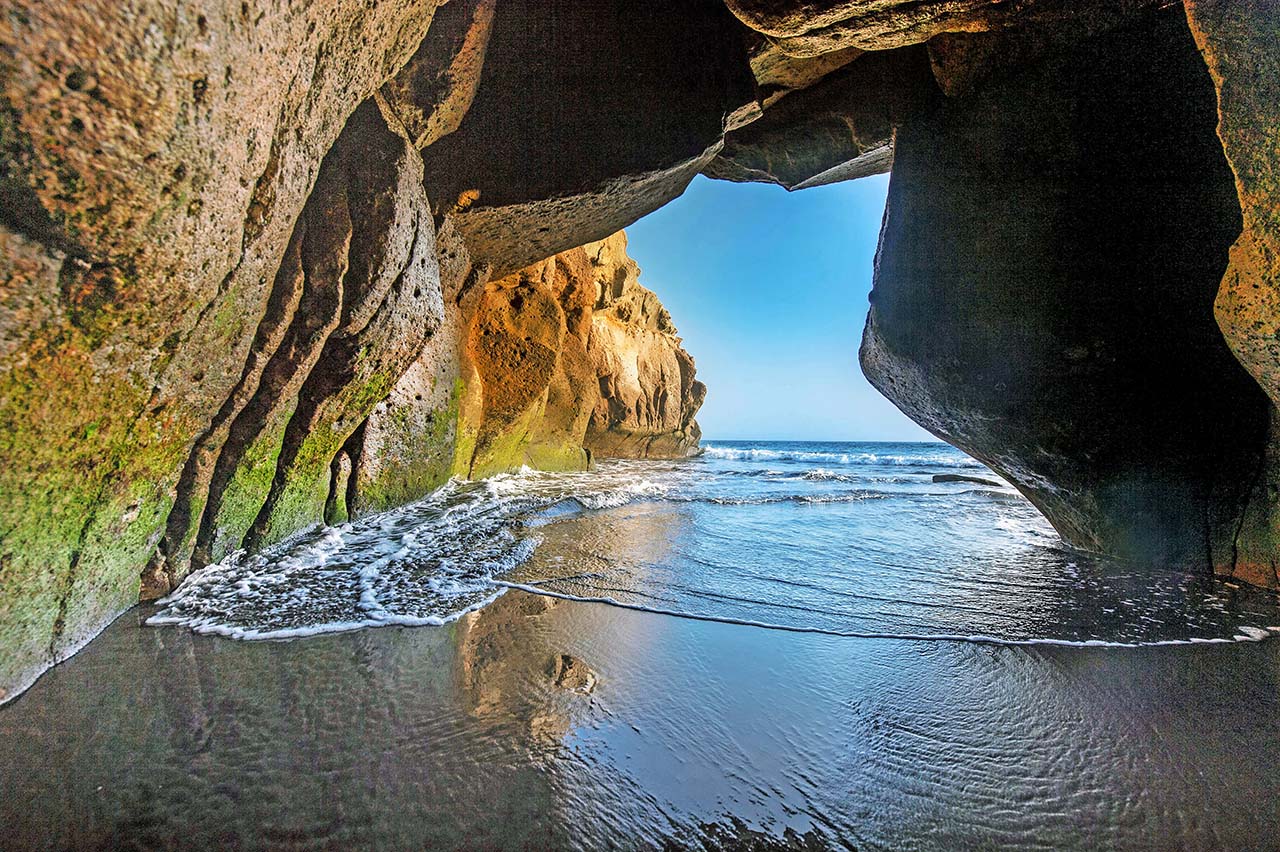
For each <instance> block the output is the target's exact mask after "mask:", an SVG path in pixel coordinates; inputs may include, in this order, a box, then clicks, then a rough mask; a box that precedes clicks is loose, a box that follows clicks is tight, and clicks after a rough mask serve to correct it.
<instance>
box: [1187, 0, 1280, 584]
mask: <svg viewBox="0 0 1280 852" xmlns="http://www.w3.org/2000/svg"><path fill="white" fill-rule="evenodd" d="M1186 8H1187V19H1188V21H1189V22H1190V24H1191V32H1192V34H1193V35H1194V36H1195V39H1196V43H1197V44H1198V45H1199V47H1200V50H1201V52H1202V53H1203V55H1204V58H1205V61H1206V62H1207V63H1208V66H1209V73H1210V75H1211V76H1212V77H1213V81H1214V84H1215V87H1216V89H1217V93H1218V116H1219V122H1218V136H1219V137H1220V138H1221V140H1222V145H1223V148H1224V150H1225V151H1226V155H1227V160H1228V161H1229V162H1230V163H1231V169H1232V172H1233V173H1234V175H1235V180H1236V193H1237V195H1238V197H1239V201H1240V208H1241V210H1242V212H1243V216H1244V228H1243V230H1242V232H1241V234H1240V237H1239V239H1237V240H1236V242H1235V244H1234V245H1233V246H1232V247H1231V254H1230V262H1229V263H1228V265H1227V269H1226V273H1225V274H1224V275H1223V278H1222V285H1221V287H1220V289H1219V290H1218V298H1217V301H1216V302H1215V304H1214V312H1215V315H1216V316H1217V319H1218V325H1219V326H1220V327H1221V328H1222V333H1223V334H1224V335H1225V337H1226V340H1227V344H1228V345H1229V346H1230V347H1231V351H1232V352H1234V353H1235V356H1236V357H1237V358H1238V359H1239V360H1240V362H1241V363H1242V364H1244V366H1245V369H1246V370H1248V371H1249V374H1250V375H1252V376H1253V377H1254V378H1255V379H1256V380H1257V381H1258V384H1260V385H1261V386H1262V388H1263V390H1265V391H1266V392H1267V394H1268V396H1269V397H1270V398H1271V402H1272V405H1273V409H1272V412H1271V419H1272V434H1271V438H1270V440H1269V441H1268V443H1267V461H1266V464H1265V466H1264V468H1263V470H1262V472H1261V473H1260V475H1259V476H1258V477H1257V481H1256V483H1255V485H1254V487H1253V489H1252V491H1251V493H1250V498H1249V506H1248V509H1247V510H1246V512H1245V517H1244V522H1243V523H1242V524H1241V528H1240V531H1239V533H1238V534H1237V536H1236V539H1235V541H1234V542H1233V548H1232V551H1231V554H1230V557H1229V558H1227V559H1222V560H1219V562H1218V568H1219V570H1220V571H1221V572H1222V573H1226V574H1232V575H1234V576H1237V577H1239V578H1241V579H1244V580H1247V581H1248V582H1250V583H1256V584H1259V585H1266V586H1271V587H1273V588H1276V587H1280V577H1277V573H1276V564H1277V553H1280V418H1277V412H1276V410H1275V408H1274V406H1275V405H1280V172H1278V171H1277V163H1280V29H1278V28H1277V21H1280V4H1278V3H1276V2H1274V0H1260V1H1259V2H1255V3H1229V2H1218V0H1189V2H1188V3H1187V6H1186Z"/></svg>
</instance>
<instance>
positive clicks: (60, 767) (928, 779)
mask: <svg viewBox="0 0 1280 852" xmlns="http://www.w3.org/2000/svg"><path fill="white" fill-rule="evenodd" d="M666 517H671V515H667V516H666ZM649 523H650V521H649V520H645V519H644V513H643V512H640V511H637V512H636V513H635V516H634V524H635V526H634V529H635V530H636V531H637V532H638V533H639V532H640V531H642V530H644V529H645V528H646V524H649ZM613 529H614V531H615V533H617V534H622V532H621V531H623V530H625V529H627V526H626V525H625V524H615V525H614V526H613ZM654 532H655V530H654V528H653V527H651V526H650V527H648V533H649V534H650V535H651V534H653V533H654ZM666 532H667V533H669V534H670V535H672V536H678V535H679V534H680V526H679V523H678V522H677V523H676V524H675V526H673V527H671V528H668V529H667V530H666ZM647 540H648V541H650V542H652V541H655V540H661V539H660V538H657V539H655V538H648V539H647ZM619 544H620V542H617V541H615V542H614V545H619ZM143 614H145V613H142V612H135V613H132V614H130V615H128V616H126V617H125V618H123V619H121V620H120V621H118V622H117V623H116V624H115V625H113V626H112V627H111V628H110V629H109V630H108V631H107V632H106V633H105V634H104V635H103V636H102V637H101V638H100V639H99V640H97V641H95V642H94V643H93V644H92V645H91V646H90V647H88V648H87V649H86V650H85V651H84V652H83V653H81V654H80V655H78V656H77V657H75V658H73V659H72V660H70V661H68V662H67V663H65V664H64V665H62V666H59V667H58V668H57V669H55V670H54V671H52V672H51V673H50V674H49V675H48V676H47V677H45V678H44V679H42V680H41V681H40V682H39V683H37V684H36V685H35V687H33V688H32V689H31V690H30V692H28V693H27V694H26V695H24V696H22V697H21V698H20V699H19V700H18V701H16V702H14V703H13V704H11V705H9V706H7V707H5V708H4V709H3V710H0V789H3V790H4V793H5V795H4V796H3V797H0V824H3V825H4V826H5V827H6V834H5V836H4V840H3V844H5V845H11V846H13V847H17V848H27V847H35V848H66V847H77V848H95V847H106V846H112V847H115V846H135V847H164V846H182V847H184V848H209V847H221V848H225V847H240V848H307V849H312V848H319V849H325V848H331V849H339V848H342V849H345V848H372V849H403V848H423V847H426V846H429V847H431V848H513V847H514V848H522V847H523V848H578V849H596V848H604V847H623V848H635V847H640V848H652V847H663V846H670V847H676V848H680V847H684V846H691V847H695V848H696V847H703V848H713V849H714V848H733V847H734V846H736V845H739V844H751V846H750V848H770V846H771V845H772V844H774V843H777V844H790V845H791V848H794V847H796V846H800V847H802V848H820V847H822V846H829V847H832V848H842V847H844V846H847V845H852V846H856V847H857V848H864V849H865V848H870V849H888V848H892V849H899V848H911V849H956V848H973V847H983V848H986V847H1016V848H1098V847H1104V848H1134V847H1142V848H1170V847H1177V848H1192V849H1197V848H1219V847H1224V846H1226V847H1250V848H1252V847H1258V846H1264V845H1267V844H1268V843H1270V842H1271V841H1272V839H1273V838H1274V837H1276V836H1277V831H1280V776H1277V775H1276V774H1275V772H1274V766H1275V765H1276V763H1277V761H1280V642H1275V641H1270V642H1263V643H1258V644H1254V643H1245V644H1238V645H1212V646H1205V645H1201V646H1195V645H1187V646H1173V647H1161V648H1145V649H1116V648H1111V649H1104V648H1007V647H1006V648H999V647H992V646H983V645H973V644H967V643H957V642H902V641H889V640H873V641H864V640H851V639H847V638H838V637H830V636H820V635H805V634H795V633H784V632H780V631H775V630H766V629H761V628H755V627H746V626H740V625H727V624H716V623H708V622H704V621H697V620H692V619H684V618H673V617H668V616H661V615H655V614H651V613H643V612H636V611H629V610H620V609H617V608H613V607H608V606H602V605H598V604H583V603H577V602H569V601H550V600H547V599H544V598H540V597H536V596H532V595H529V594H527V593H524V592H520V591H512V592H509V593H507V594H506V595H504V596H502V597H501V598H499V599H498V600H497V601H496V602H495V603H494V604H492V605H491V606H489V607H487V608H486V609H484V610H481V611H479V612H477V613H473V614H471V615H468V616H466V617H465V618H464V619H462V620H461V621H459V622H457V623H455V624H453V625H451V626H448V627H443V628H419V629H401V628H387V629H382V630H369V631H362V632H355V633H347V634H336V635H329V636H322V637H316V638H312V639H308V640H305V641H292V642H233V641H228V640H224V639H219V638H213V637H203V636H198V635H193V634H191V633H190V632H188V631H185V630H181V629H174V628H161V629H156V628H142V627H140V626H139V621H140V618H141V616H142V615H143ZM566 658H568V662H566ZM588 673H589V674H590V676H591V678H593V679H594V684H593V685H592V687H591V688H590V689H589V690H584V689H582V687H584V686H585V685H586V682H587V680H588V677H587V675H588ZM766 842H767V843H768V845H766Z"/></svg>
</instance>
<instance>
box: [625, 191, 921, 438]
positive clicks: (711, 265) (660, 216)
mask: <svg viewBox="0 0 1280 852" xmlns="http://www.w3.org/2000/svg"><path fill="white" fill-rule="evenodd" d="M888 184H889V178H888V176H887V175H882V176H878V177H873V178H865V179H863V180H858V181H851V182H846V183H837V184H833V185H831V186H822V187H815V188H813V189H805V190H800V191H798V192H787V191H786V190H784V189H782V188H781V187H777V186H772V185H766V184H754V183H753V184H735V183H728V182H725V181H717V180H708V179H707V178H704V177H698V178H695V179H694V182H693V183H692V184H691V185H690V186H689V188H688V189H687V190H686V191H685V193H684V195H682V196H681V197H680V198H677V199H676V200H675V201H672V202H671V203H670V204H668V205H667V206H666V207H663V208H662V209H660V210H658V211H656V212H654V213H651V214H649V215H648V216H646V217H645V218H644V219H641V220H640V221H639V222H637V223H635V224H634V225H632V226H631V227H629V228H627V237H628V241H629V247H628V252H629V254H630V255H631V256H632V257H633V258H635V259H636V262H638V263H639V264H640V269H641V275H640V283H642V284H644V285H645V286H646V287H648V288H649V289H651V290H653V291H654V292H656V293H657V294H658V296H659V297H660V298H661V299H662V302H663V304H664V305H666V306H667V309H668V310H670V311H671V318H672V319H673V320H674V321H675V324H676V328H678V329H679V330H680V334H681V336H682V337H683V338H684V344H685V348H686V349H687V350H688V351H689V353H690V354H691V355H693V358H694V360H695V361H696V362H697V365H698V378H700V379H702V381H704V382H706V384H707V388H708V392H707V402H706V404H705V405H704V406H703V407H702V411H701V412H700V413H699V414H698V422H699V423H700V424H702V433H703V435H704V437H706V438H709V439H717V438H718V439H721V440H724V439H733V438H740V439H759V440H782V439H792V440H810V441H820V440H835V441H839V440H846V441H852V440H861V441H925V440H934V439H933V437H932V436H931V435H929V433H927V432H925V431H924V430H923V429H921V428H920V427H919V426H916V425H915V424H914V423H912V422H911V421H910V420H908V419H907V417H906V416H905V415H903V414H902V413H901V412H900V411H898V409H896V408H894V406H893V403H891V402H889V401H888V400H887V399H885V398H884V397H883V396H881V395H880V393H879V392H878V391H876V390H875V388H873V387H871V385H870V384H868V383H867V380H866V379H865V378H863V376H862V371H861V370H859V369H858V342H859V340H861V337H862V326H863V323H864V322H865V320H866V316H867V293H869V292H870V290H871V270H872V262H873V260H874V258H875V251H876V238H877V236H878V235H879V231H880V217H881V214H882V213H883V211H884V200H885V192H886V190H887V189H888Z"/></svg>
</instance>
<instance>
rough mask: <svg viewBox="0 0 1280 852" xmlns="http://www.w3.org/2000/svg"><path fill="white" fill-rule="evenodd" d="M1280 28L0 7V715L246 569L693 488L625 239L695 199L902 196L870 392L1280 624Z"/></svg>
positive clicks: (633, 9)
mask: <svg viewBox="0 0 1280 852" xmlns="http://www.w3.org/2000/svg"><path fill="white" fill-rule="evenodd" d="M553 6H554V8H553ZM1278 22H1280V7H1278V6H1277V4H1276V3H1275V2H1273V0H1262V2H1255V3H1249V4H1242V3H1234V2H1228V0H1188V2H1187V3H1186V6H1185V8H1184V7H1183V5H1182V4H1181V3H1179V2H1176V0H1123V2H1113V0H1021V2H1016V3H1015V2H1009V3H992V2H989V0H973V1H972V2H968V0H927V2H920V0H911V2H907V0H875V2H868V0H663V2H660V3H657V4H656V5H655V4H654V3H648V4H636V3H631V2H626V1H625V0H593V2H590V3H561V4H547V3H542V2H535V0H448V2H437V0H388V2H379V3H373V4H371V3H366V2H355V0H322V1H321V2H314V3H310V4H305V5H299V4H292V3H287V2H284V0H245V2H240V0H225V1H224V2H213V3H208V4H205V5H203V6H201V7H199V8H195V7H192V6H190V5H184V4H178V3H174V2H173V0H136V2H132V3H128V4H119V3H107V2H101V1H100V0H81V2H74V3H73V2H60V3H52V2H39V3H37V2H31V0H7V2H5V3H3V4H0V456H2V457H3V458H4V461H5V463H4V464H3V465H0V497H2V498H3V499H0V690H3V694H0V700H3V698H4V697H6V696H11V695H12V694H14V693H15V691H16V690H17V689H19V688H20V687H21V686H22V685H24V684H26V683H28V682H29V681H30V680H31V678H32V677H34V676H35V674H37V673H38V672H39V671H41V670H42V669H43V668H45V667H47V666H48V665H50V664H51V663H53V662H55V661H57V660H58V659H61V658H62V657H64V656H65V655H67V654H68V653H71V652H72V651H74V650H75V649H76V648H77V647H79V645H81V644H82V643H83V642H84V641H87V639H88V638H90V637H91V636H92V635H93V634H94V633H95V632H96V631H97V630H98V629H99V628H100V627H101V626H102V625H103V624H105V623H106V622H107V621H108V620H110V619H111V618H113V617H114V616H115V615H116V614H118V613H119V612H120V611H122V610H123V609H124V608H125V607H127V606H128V605H130V604H131V603H132V602H134V601H136V600H138V599H139V597H154V596H156V595H159V594H163V593H164V592H165V591H167V590H168V589H170V588H172V587H173V585H174V584H175V583H177V582H179V581H180V580H181V579H182V577H183V576H184V575H185V573H186V572H187V571H189V570H190V569H191V568H192V567H193V566H199V565H201V564H204V563H205V562H207V561H209V560H214V559H219V558H221V557H222V556H224V555H225V554H226V553H228V552H230V551H231V550H234V549H236V548H239V547H242V546H247V547H261V546H264V545H267V544H269V543H271V542H274V541H278V540H279V539H281V538H282V537H284V536H287V535H289V534H291V533H293V532H295V531H297V530H299V529H302V528H304V527H306V526H308V525H311V524H315V523H321V522H330V523H332V522H336V521H340V520H343V519H346V518H351V517H357V516H359V515H361V514H365V513H368V512H371V511H376V510H379V509H383V508H387V507H391V506H395V505H399V504H402V503H404V502H406V501H409V500H412V499H416V498H417V497H419V496H421V495H423V494H424V493H426V492H427V491H428V490H430V489H431V488H433V487H435V486H436V485H438V484H440V483H441V482H443V481H444V480H445V479H446V478H447V477H448V476H450V475H452V474H454V473H455V472H458V473H462V474H464V475H465V474H469V475H481V474H483V473H487V472H492V471H496V470H501V469H506V468H507V467H510V466H514V465H519V464H534V465H541V466H556V467H581V466H584V465H586V464H587V463H588V461H589V459H590V457H591V456H592V455H597V456H601V455H614V454H624V455H650V456H658V455H662V456H668V455H669V456H678V455H682V454H685V453H687V452H689V451H690V450H691V449H692V448H693V447H695V446H696V444H697V437H698V434H697V426H696V424H695V423H694V421H693V415H694V413H695V412H696V410H697V408H698V405H699V404H700V402H701V399H702V395H703V393H704V392H705V389H704V388H703V387H702V385H701V384H700V383H698V382H697V381H696V380H695V379H694V376H693V367H692V362H691V360H690V359H689V357H688V355H687V354H686V353H684V351H683V349H682V348H681V345H680V342H679V339H678V338H677V337H676V336H675V333H674V328H673V327H672V324H671V320H670V318H669V317H668V316H667V315H666V313H665V311H663V310H662V308H661V306H660V305H659V304H658V303H657V301H656V299H655V298H654V297H653V295H652V294H650V293H648V291H646V290H644V288H642V287H640V286H639V284H638V283H637V280H636V276H637V270H636V269H635V267H634V264H632V263H631V262H630V261H629V260H627V259H626V257H625V252H624V240H623V238H622V237H621V236H610V235H614V234H616V232H618V231H619V230H620V229H621V228H622V227H624V226H625V225H627V224H628V223H630V222H631V221H634V220H635V219H636V218H638V217H639V216H641V215H643V214H645V213H647V212H649V211H650V210H653V209H655V208H656V207H658V206H660V205H662V204H664V203H666V202H667V201H669V200H671V199H672V198H674V197H676V196H677V195H679V193H680V192H681V191H683V189H684V187H685V186H686V185H687V183H688V182H689V181H690V180H691V179H692V178H693V176H694V175H695V174H698V173H699V172H702V173H705V174H707V175H709V176H712V177H718V178H725V179H730V180H755V181H759V180H763V181H769V182H773V183H777V184H780V185H782V186H785V187H787V188H802V187H807V186H815V185H818V184H822V183H828V182H831V181H834V180H842V179H848V178H851V177H857V176H860V175H864V174H870V173H874V172H879V171H885V170H888V169H890V167H892V168H893V172H894V173H893V179H892V188H891V193H890V203H889V210H888V211H887V215H886V218H885V223H884V230H883V234H882V249H881V252H880V259H879V266H878V270H877V279H876V292H875V304H874V307H873V310H872V313H871V316H870V319H869V325H868V329H867V332H866V337H865V342H864V349H863V352H864V358H863V360H864V365H865V367H866V370H867V372H868V374H869V375H870V376H871V377H872V379H873V381H875V382H876V384H877V386H879V387H880V388H881V389H882V390H883V391H884V392H885V393H886V395H888V396H889V397H890V398H891V399H893V400H894V401H895V402H897V403H898V404H899V405H900V406H901V407H902V408H903V409H904V410H905V411H907V412H908V413H909V414H910V415H912V416H913V417H915V418H916V419H917V420H919V421H920V422H922V423H923V424H924V425H926V426H927V427H928V428H930V429H932V430H933V431H934V432H935V433H937V434H939V435H941V436H943V437H945V438H946V439H948V440H950V441H952V442H953V443H956V444H957V445H959V446H961V447H964V448H966V449H968V450H969V451H971V452H973V453H974V454H976V455H978V456H979V457H981V458H983V459H985V460H987V461H989V462H990V463H992V464H993V465H995V466H996V467H997V468H998V469H1000V470H1001V471H1002V472H1004V473H1005V474H1006V475H1008V476H1009V477H1010V479H1011V480H1012V481H1013V482H1014V483H1015V484H1017V485H1018V486H1019V487H1020V488H1021V489H1022V490H1023V491H1024V493H1026V494H1027V495H1028V496H1029V497H1031V498H1032V499H1033V500H1034V501H1036V503H1037V505H1039V506H1040V507H1041V508H1042V509H1043V510H1044V511H1045V513H1046V514H1047V515H1048V517H1049V518H1050V520H1052V521H1053V522H1054V523H1055V525H1056V526H1057V527H1058V529H1059V530H1060V531H1061V532H1062V533H1063V535H1064V537H1065V538H1066V539H1067V540H1068V541H1069V542H1070V543H1073V544H1076V545H1079V546H1083V547H1088V548H1090V549H1094V550H1101V551H1104V552H1109V553H1112V554H1118V555H1123V556H1127V557H1130V558H1134V559H1138V560H1143V561H1162V562H1167V561H1170V560H1172V561H1176V562H1179V563H1185V564H1189V565H1193V566H1198V567H1201V568H1204V569H1205V570H1208V569H1210V568H1212V569H1214V570H1217V571H1219V572H1220V573H1227V574H1234V575H1235V576H1237V577H1239V578H1241V579H1244V580H1248V581H1250V582H1255V583H1264V584H1277V585H1280V581H1277V580H1276V574H1275V567H1274V566H1275V563H1276V559H1277V558H1278V554H1280V511H1277V502H1278V500H1280V498H1278V497H1277V495H1278V494H1280V450H1278V449H1277V448H1278V447H1280V438H1275V437H1268V436H1269V434H1270V433H1269V431H1268V430H1269V424H1271V423H1273V422H1275V411H1276V408H1275V407H1276V404H1277V402H1278V401H1280V390H1278V387H1280V385H1278V380H1277V377H1278V376H1280V349H1278V348H1277V343H1276V337H1277V334H1276V330H1277V327H1278V326H1280V321H1278V320H1277V304H1278V299H1277V296H1276V293H1277V292H1278V287H1280V280H1278V279H1277V268H1278V267H1277V261H1276V258H1277V257H1280V220H1277V214H1276V210H1277V209H1278V208H1280V203H1278V202H1277V192H1276V188H1277V184H1276V180H1275V174H1276V170H1277V162H1280V136H1278V135H1277V130H1276V128H1278V127H1280V116H1278V115H1277V112H1278V111H1280V106H1277V105H1278V104H1280V97H1277V92H1280V60H1277V57H1278V56H1280V44H1277V40H1278V39H1280V35H1278V34H1280V25H1278ZM1188 24H1190V26H1188ZM1197 48H1198V50H1197ZM1215 106H1216V109H1215ZM1215 121H1216V125H1215ZM1215 129H1216V133H1215ZM596 241H598V242H596ZM787 285H789V282H780V286H787ZM1270 430H1271V432H1275V431H1277V430H1276V428H1275V427H1274V426H1270Z"/></svg>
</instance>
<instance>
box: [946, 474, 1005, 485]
mask: <svg viewBox="0 0 1280 852" xmlns="http://www.w3.org/2000/svg"><path fill="white" fill-rule="evenodd" d="M933 481H934V482H972V483H973V484H974V485H989V486H991V487H992V488H1004V485H1003V484H1001V483H999V482H996V481H995V480H994V479H983V478H982V477H980V476H965V475H964V474H960V473H935V474H934V475H933Z"/></svg>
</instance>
